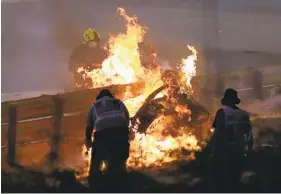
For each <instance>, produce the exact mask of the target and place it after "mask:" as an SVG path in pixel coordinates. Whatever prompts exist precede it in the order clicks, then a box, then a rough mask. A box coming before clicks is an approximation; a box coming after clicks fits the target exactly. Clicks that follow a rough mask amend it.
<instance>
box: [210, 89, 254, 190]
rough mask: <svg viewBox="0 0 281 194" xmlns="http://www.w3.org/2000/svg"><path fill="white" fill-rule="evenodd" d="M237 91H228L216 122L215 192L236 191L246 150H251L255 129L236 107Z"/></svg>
mask: <svg viewBox="0 0 281 194" xmlns="http://www.w3.org/2000/svg"><path fill="white" fill-rule="evenodd" d="M239 103H240V99H239V98H238V97H237V92H236V91H235V90H233V89H227V90H226V91H225V93H224V97H223V98H222V99H221V104H222V105H223V107H222V108H220V109H219V110H218V111H217V113H216V117H215V120H214V122H213V128H214V129H215V130H214V134H213V137H212V140H211V142H210V144H211V146H212V148H213V166H212V170H213V175H212V179H213V180H214V181H215V183H212V186H214V187H215V188H214V189H215V191H216V192H237V191H238V188H239V183H240V178H241V174H242V168H243V161H244V154H245V147H250V149H251V148H252V144H253V141H252V127H251V122H250V117H249V114H248V113H247V112H245V111H243V110H241V109H239V108H238V107H237V106H236V105H237V104H239Z"/></svg>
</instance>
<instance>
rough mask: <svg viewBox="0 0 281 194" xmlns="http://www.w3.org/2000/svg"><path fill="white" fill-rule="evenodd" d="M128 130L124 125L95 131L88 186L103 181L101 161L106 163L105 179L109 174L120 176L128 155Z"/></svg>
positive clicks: (99, 183)
mask: <svg viewBox="0 0 281 194" xmlns="http://www.w3.org/2000/svg"><path fill="white" fill-rule="evenodd" d="M128 131H129V130H128V128H126V127H124V128H113V129H105V130H103V131H98V132H95V134H94V144H93V147H92V158H91V164H90V172H89V185H90V186H93V187H95V186H94V185H96V186H97V185H101V182H103V178H104V177H103V176H102V173H101V170H100V167H101V164H102V162H103V161H105V163H106V165H107V173H106V174H107V176H106V177H107V180H108V178H109V177H110V176H111V177H113V178H114V177H118V176H119V177H120V173H122V172H124V171H125V168H126V161H127V159H128V157H129V134H128ZM119 180H120V179H119ZM113 182H114V181H113ZM115 182H116V181H115ZM95 183H96V184H95ZM107 183H108V181H107Z"/></svg>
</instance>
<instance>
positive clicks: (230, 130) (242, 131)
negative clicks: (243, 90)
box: [223, 107, 251, 145]
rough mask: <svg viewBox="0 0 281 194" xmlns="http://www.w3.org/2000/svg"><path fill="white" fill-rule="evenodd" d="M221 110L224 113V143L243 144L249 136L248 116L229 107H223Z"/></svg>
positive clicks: (239, 110)
mask: <svg viewBox="0 0 281 194" xmlns="http://www.w3.org/2000/svg"><path fill="white" fill-rule="evenodd" d="M223 110H224V113H225V129H226V133H225V138H226V139H225V140H226V142H227V143H230V144H233V143H234V144H237V143H238V144H241V145H242V144H244V143H245V141H247V140H248V139H249V136H250V135H251V124H250V119H249V114H248V113H247V112H245V111H243V110H241V109H234V108H231V107H223ZM246 134H248V135H246Z"/></svg>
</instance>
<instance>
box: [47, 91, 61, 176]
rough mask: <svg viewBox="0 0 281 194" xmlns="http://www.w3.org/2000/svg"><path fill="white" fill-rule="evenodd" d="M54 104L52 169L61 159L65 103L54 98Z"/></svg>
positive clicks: (58, 98)
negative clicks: (60, 150)
mask: <svg viewBox="0 0 281 194" xmlns="http://www.w3.org/2000/svg"><path fill="white" fill-rule="evenodd" d="M53 102H54V125H53V133H52V137H51V145H50V146H51V151H50V158H49V159H50V164H51V168H52V169H53V170H54V169H56V165H57V162H58V158H59V149H60V140H61V125H62V117H63V101H62V99H61V98H60V97H59V96H54V97H53Z"/></svg>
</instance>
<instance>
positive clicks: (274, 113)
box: [244, 94, 281, 147]
mask: <svg viewBox="0 0 281 194" xmlns="http://www.w3.org/2000/svg"><path fill="white" fill-rule="evenodd" d="M244 109H245V110H247V111H248V112H250V113H252V114H253V115H254V116H253V117H252V124H253V136H254V142H255V145H256V146H257V147H259V146H261V145H278V144H279V145H280V141H281V128H280V126H281V119H280V118H281V117H280V116H281V94H279V95H276V96H272V97H270V98H268V99H266V100H263V101H261V100H255V101H253V102H252V103H250V104H248V105H245V107H244Z"/></svg>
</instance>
